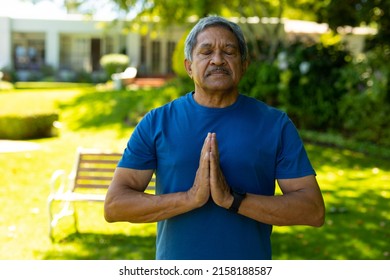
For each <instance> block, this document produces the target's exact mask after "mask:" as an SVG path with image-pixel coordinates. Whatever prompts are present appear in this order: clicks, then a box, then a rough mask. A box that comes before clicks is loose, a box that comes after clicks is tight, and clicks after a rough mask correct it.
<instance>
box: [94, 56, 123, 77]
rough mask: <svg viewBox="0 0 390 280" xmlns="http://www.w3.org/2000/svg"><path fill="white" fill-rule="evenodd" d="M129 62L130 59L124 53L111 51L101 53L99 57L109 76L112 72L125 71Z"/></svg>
mask: <svg viewBox="0 0 390 280" xmlns="http://www.w3.org/2000/svg"><path fill="white" fill-rule="evenodd" d="M129 64H130V59H129V57H128V56H127V55H125V54H119V53H111V54H106V55H103V56H102V58H101V59H100V65H101V66H102V67H103V69H104V70H105V71H106V73H107V76H108V77H109V78H111V75H112V74H114V73H120V72H123V71H125V69H126V68H127V67H128V66H129Z"/></svg>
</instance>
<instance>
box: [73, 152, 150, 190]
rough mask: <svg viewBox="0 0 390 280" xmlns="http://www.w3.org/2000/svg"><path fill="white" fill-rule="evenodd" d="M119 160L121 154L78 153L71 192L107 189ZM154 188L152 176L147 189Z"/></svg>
mask: <svg viewBox="0 0 390 280" xmlns="http://www.w3.org/2000/svg"><path fill="white" fill-rule="evenodd" d="M121 158H122V154H121V153H108V152H107V153H104V152H94V151H79V152H78V160H77V162H76V168H75V176H74V185H73V191H78V190H82V189H84V190H88V189H89V190H92V189H107V188H108V186H109V185H110V183H111V180H112V177H113V175H114V172H115V169H116V167H117V164H118V162H119V160H120V159H121ZM155 188H156V178H155V176H153V177H152V180H151V181H150V183H149V185H148V187H147V189H148V190H149V191H154V190H155Z"/></svg>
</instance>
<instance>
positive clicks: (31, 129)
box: [0, 113, 58, 140]
mask: <svg viewBox="0 0 390 280" xmlns="http://www.w3.org/2000/svg"><path fill="white" fill-rule="evenodd" d="M57 120H58V114H57V113H45V114H35V115H27V116H16V115H14V116H12V115H9V116H0V139H11V140H27V139H37V138H45V137H52V136H55V135H56V134H57V131H56V128H55V127H54V126H53V124H54V122H55V121H57Z"/></svg>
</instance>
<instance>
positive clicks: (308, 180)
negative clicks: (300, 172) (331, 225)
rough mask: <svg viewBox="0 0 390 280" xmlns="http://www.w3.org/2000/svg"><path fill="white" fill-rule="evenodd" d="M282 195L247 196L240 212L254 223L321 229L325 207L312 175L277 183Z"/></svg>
mask: <svg viewBox="0 0 390 280" xmlns="http://www.w3.org/2000/svg"><path fill="white" fill-rule="evenodd" d="M278 183H279V186H280V188H281V190H282V192H283V195H279V196H261V195H254V194H248V195H247V196H246V198H245V199H244V200H243V201H242V204H241V206H240V208H239V213H240V214H242V215H245V216H247V217H250V218H252V219H255V220H257V221H260V222H263V223H266V224H272V225H278V226H288V225H309V226H316V227H319V226H322V225H323V223H324V218H325V206H324V201H323V198H322V195H321V191H320V189H319V187H318V183H317V180H316V178H315V176H314V175H310V176H306V177H302V178H294V179H283V180H278Z"/></svg>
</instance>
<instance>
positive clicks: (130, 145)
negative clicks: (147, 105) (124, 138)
mask: <svg viewBox="0 0 390 280" xmlns="http://www.w3.org/2000/svg"><path fill="white" fill-rule="evenodd" d="M153 138H154V137H153V130H152V114H151V113H148V114H147V115H146V116H145V117H144V118H143V119H142V120H141V122H140V123H139V124H138V125H137V126H136V128H135V130H134V132H133V134H132V135H131V137H130V139H129V141H128V142H127V146H126V148H125V150H124V153H123V156H122V159H121V160H120V161H119V163H118V167H124V168H132V169H139V170H147V169H156V166H157V159H156V149H155V145H154V140H153Z"/></svg>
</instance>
